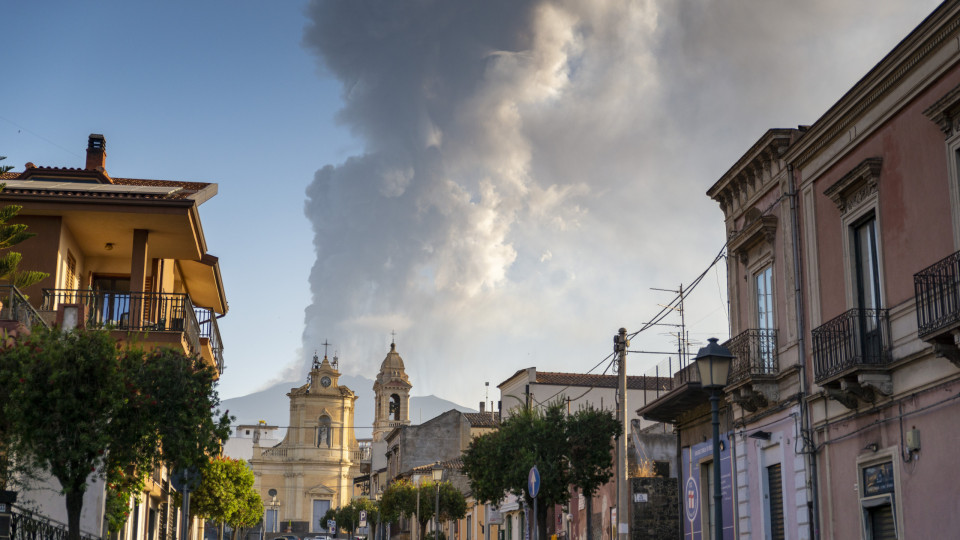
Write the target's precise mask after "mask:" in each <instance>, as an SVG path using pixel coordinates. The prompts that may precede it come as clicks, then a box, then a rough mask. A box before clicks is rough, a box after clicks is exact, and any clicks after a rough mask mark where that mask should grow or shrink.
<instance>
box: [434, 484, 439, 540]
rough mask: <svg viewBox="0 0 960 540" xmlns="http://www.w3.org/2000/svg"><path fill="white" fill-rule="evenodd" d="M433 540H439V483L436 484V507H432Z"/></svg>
mask: <svg viewBox="0 0 960 540" xmlns="http://www.w3.org/2000/svg"><path fill="white" fill-rule="evenodd" d="M433 540H440V482H439V481H438V482H437V505H436V506H434V507H433Z"/></svg>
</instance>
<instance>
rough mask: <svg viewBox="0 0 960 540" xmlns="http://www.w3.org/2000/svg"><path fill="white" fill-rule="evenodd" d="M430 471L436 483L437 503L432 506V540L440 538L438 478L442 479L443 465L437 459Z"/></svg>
mask: <svg viewBox="0 0 960 540" xmlns="http://www.w3.org/2000/svg"><path fill="white" fill-rule="evenodd" d="M430 472H432V473H433V483H434V484H436V485H437V505H436V506H434V507H433V510H434V515H433V519H434V525H433V540H440V480H442V479H443V466H441V465H440V462H439V461H438V462H436V463H434V464H433V469H432V470H431V471H430Z"/></svg>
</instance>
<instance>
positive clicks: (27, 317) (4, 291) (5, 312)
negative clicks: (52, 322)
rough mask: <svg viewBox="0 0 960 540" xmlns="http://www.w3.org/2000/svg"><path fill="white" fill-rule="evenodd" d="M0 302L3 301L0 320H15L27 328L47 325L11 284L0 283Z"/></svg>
mask: <svg viewBox="0 0 960 540" xmlns="http://www.w3.org/2000/svg"><path fill="white" fill-rule="evenodd" d="M0 302H2V303H3V307H2V309H0V320H3V321H17V322H19V323H21V324H23V325H24V326H26V327H28V328H33V327H34V326H37V325H40V326H47V322H46V321H44V320H43V317H41V316H40V314H39V313H38V312H37V310H36V309H34V308H33V306H32V305H30V302H28V301H27V298H26V297H25V296H23V294H22V293H21V292H20V290H19V289H17V288H16V287H14V286H13V285H0Z"/></svg>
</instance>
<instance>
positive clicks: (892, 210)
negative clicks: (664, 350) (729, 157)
mask: <svg viewBox="0 0 960 540" xmlns="http://www.w3.org/2000/svg"><path fill="white" fill-rule="evenodd" d="M708 195H709V196H710V197H712V198H713V199H715V200H716V201H717V202H718V203H719V204H720V206H721V208H722V210H723V212H724V217H725V226H726V231H727V238H728V244H727V248H728V251H729V255H730V257H729V259H728V290H729V298H730V309H731V323H730V324H731V335H732V336H734V337H733V338H732V339H731V340H730V341H728V342H727V343H726V346H727V347H728V348H730V350H731V351H732V352H733V353H734V355H735V356H736V359H735V360H734V364H733V366H732V372H731V379H730V381H729V383H728V385H727V386H726V388H725V393H726V400H725V401H726V402H725V404H724V405H725V406H724V407H723V410H722V412H721V426H722V427H721V433H722V434H721V441H722V443H724V447H725V448H724V452H726V453H723V452H721V464H720V467H721V473H722V481H721V484H722V486H721V487H722V490H723V494H724V496H723V509H724V513H725V514H726V515H728V516H730V522H728V521H727V518H726V517H725V518H724V538H743V539H746V538H772V539H782V538H796V539H805V538H823V539H830V540H833V539H836V540H847V539H853V538H863V539H875V538H883V539H886V538H899V539H903V538H960V532H958V531H960V497H958V496H957V493H958V492H960V490H958V488H957V479H958V475H957V473H956V470H957V464H956V459H955V458H954V454H955V453H956V451H957V449H958V448H960V430H958V429H957V428H956V425H955V419H956V418H957V417H960V1H955V0H954V1H947V2H944V3H943V4H942V5H940V6H939V7H938V8H937V9H936V10H935V11H934V12H933V13H932V14H931V15H930V16H929V17H928V18H927V19H926V20H924V21H923V22H922V23H921V24H920V26H918V27H917V28H916V29H915V30H914V31H913V32H912V33H911V34H910V35H909V36H907V37H906V38H905V39H904V40H903V41H901V42H900V43H899V44H898V45H897V46H896V47H895V48H894V49H893V50H892V51H891V52H890V53H889V54H888V55H887V56H886V57H885V58H883V59H882V60H881V61H880V62H879V63H878V64H877V65H876V66H875V67H874V68H873V69H872V70H871V71H870V72H869V73H867V75H866V76H864V77H863V78H862V79H861V80H860V81H859V82H858V83H857V84H856V85H855V86H854V87H853V88H851V89H850V90H849V91H848V92H847V93H846V94H845V95H844V96H842V97H841V98H840V100H839V101H838V102H837V103H836V104H835V105H833V106H832V107H831V108H830V109H829V110H828V111H827V112H826V113H825V114H824V115H823V116H822V117H820V118H819V119H818V120H817V121H816V122H815V123H813V124H812V125H810V126H808V127H803V126H802V127H801V128H799V129H773V130H770V131H768V132H767V133H766V134H764V135H763V136H762V137H761V138H760V139H759V140H758V141H757V143H756V144H755V145H754V146H753V147H752V148H750V149H749V150H748V151H747V152H746V153H745V154H744V155H743V156H742V157H741V158H740V160H738V161H737V163H735V164H734V165H733V167H731V169H730V170H729V171H728V172H727V173H726V174H724V175H723V176H722V177H721V178H720V180H718V181H717V182H716V183H715V184H714V185H713V186H712V187H711V188H710V190H709V191H708ZM674 381H675V384H674V385H672V387H671V391H670V392H669V393H667V394H665V395H663V396H661V397H659V398H658V399H657V400H656V401H654V402H653V403H651V404H649V405H647V406H645V407H643V408H641V409H640V411H638V412H639V413H640V414H641V415H643V416H644V417H646V418H647V419H652V420H663V421H669V422H672V423H673V424H674V426H675V429H676V431H677V434H678V440H679V445H680V447H681V457H682V461H683V465H684V467H683V470H682V474H681V476H682V477H681V479H680V500H681V502H682V504H683V506H684V509H685V510H686V515H684V514H681V522H683V523H682V524H681V532H682V534H683V536H684V538H687V539H691V540H694V539H697V540H699V539H706V538H710V536H711V535H710V532H709V531H710V527H709V525H710V524H709V515H710V508H709V505H710V504H712V501H711V500H710V497H709V494H710V492H712V485H710V475H709V474H705V471H707V472H708V471H710V470H711V467H713V466H714V464H713V463H711V460H712V456H711V455H710V452H709V451H706V450H704V449H705V448H706V447H707V446H712V440H711V439H710V431H709V419H708V418H707V417H705V415H704V414H705V411H708V407H707V405H706V393H705V392H704V391H703V390H702V389H701V388H700V385H699V381H697V380H696V377H695V376H694V374H693V373H692V372H690V370H689V369H685V370H682V371H680V372H679V373H677V374H676V375H675V376H674ZM705 445H706V446H705Z"/></svg>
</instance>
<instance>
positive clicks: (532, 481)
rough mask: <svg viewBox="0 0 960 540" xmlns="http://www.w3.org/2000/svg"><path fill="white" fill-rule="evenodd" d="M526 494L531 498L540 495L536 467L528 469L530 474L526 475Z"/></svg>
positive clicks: (538, 475)
mask: <svg viewBox="0 0 960 540" xmlns="http://www.w3.org/2000/svg"><path fill="white" fill-rule="evenodd" d="M527 493H529V494H530V496H531V497H536V496H537V493H540V471H539V470H537V466H536V465H534V466H533V467H530V474H529V475H527Z"/></svg>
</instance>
